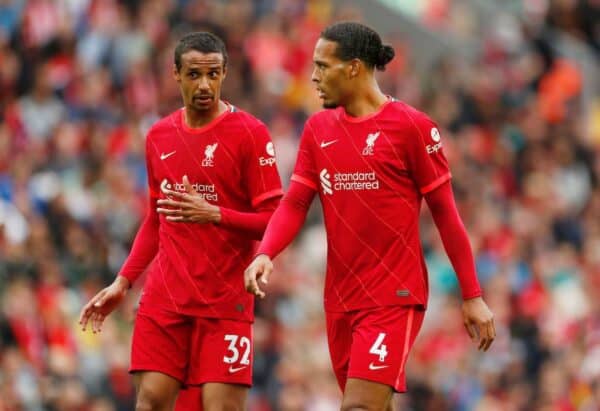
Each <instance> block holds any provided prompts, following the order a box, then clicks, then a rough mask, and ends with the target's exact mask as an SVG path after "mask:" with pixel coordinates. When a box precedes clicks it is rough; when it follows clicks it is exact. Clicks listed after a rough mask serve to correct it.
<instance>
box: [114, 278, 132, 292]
mask: <svg viewBox="0 0 600 411" xmlns="http://www.w3.org/2000/svg"><path fill="white" fill-rule="evenodd" d="M113 284H115V285H116V286H117V287H119V288H120V289H122V290H124V291H127V290H129V289H130V288H131V281H129V279H128V278H127V277H124V276H122V275H118V276H117V277H116V278H115V280H114V281H113Z"/></svg>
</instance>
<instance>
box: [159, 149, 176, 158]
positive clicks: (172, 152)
mask: <svg viewBox="0 0 600 411" xmlns="http://www.w3.org/2000/svg"><path fill="white" fill-rule="evenodd" d="M176 152H177V150H175V151H171V152H170V153H167V154H165V153H162V154H161V155H160V159H161V160H164V159H166V158H169V157H171V156H172V155H173V154H175V153H176Z"/></svg>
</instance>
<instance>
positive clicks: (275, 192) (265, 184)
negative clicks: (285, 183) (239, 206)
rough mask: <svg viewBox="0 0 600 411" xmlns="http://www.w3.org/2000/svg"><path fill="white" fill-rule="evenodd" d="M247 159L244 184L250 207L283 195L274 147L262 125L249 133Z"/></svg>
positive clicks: (265, 128)
mask: <svg viewBox="0 0 600 411" xmlns="http://www.w3.org/2000/svg"><path fill="white" fill-rule="evenodd" d="M247 148H248V151H247V153H248V158H246V161H245V165H246V166H245V167H246V168H245V170H244V171H245V179H244V180H245V182H246V187H247V189H248V193H249V196H250V199H251V203H252V207H256V206H257V205H258V204H260V203H262V202H263V201H265V200H267V199H269V198H272V197H278V196H282V195H283V190H282V188H281V178H280V177H279V172H278V171H277V164H276V161H275V147H274V146H273V142H272V141H271V137H270V136H269V132H268V131H267V127H265V125H264V124H260V125H258V126H257V127H255V128H254V129H253V130H252V131H251V132H250V142H249V144H248V147H247Z"/></svg>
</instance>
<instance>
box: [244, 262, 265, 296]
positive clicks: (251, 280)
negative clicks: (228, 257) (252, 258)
mask: <svg viewBox="0 0 600 411" xmlns="http://www.w3.org/2000/svg"><path fill="white" fill-rule="evenodd" d="M256 277H257V270H256V269H255V268H250V269H248V271H247V276H246V291H248V292H249V293H252V294H254V295H256V296H259V297H261V298H262V297H264V296H265V293H263V292H262V291H261V289H260V288H259V287H258V282H257V281H256Z"/></svg>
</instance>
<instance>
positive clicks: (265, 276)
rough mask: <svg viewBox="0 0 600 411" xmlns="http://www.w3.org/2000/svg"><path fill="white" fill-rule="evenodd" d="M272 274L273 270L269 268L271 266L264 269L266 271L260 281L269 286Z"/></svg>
mask: <svg viewBox="0 0 600 411" xmlns="http://www.w3.org/2000/svg"><path fill="white" fill-rule="evenodd" d="M272 272H273V269H272V268H271V267H269V266H267V267H264V269H263V273H262V275H261V276H260V281H261V282H262V283H263V284H267V283H268V282H269V277H271V273H272Z"/></svg>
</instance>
